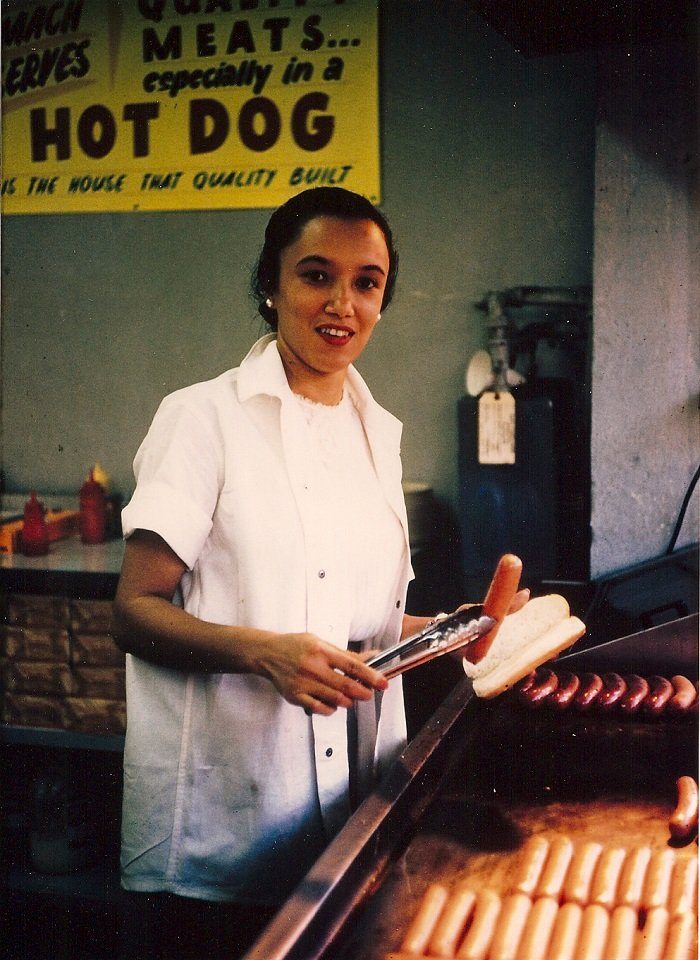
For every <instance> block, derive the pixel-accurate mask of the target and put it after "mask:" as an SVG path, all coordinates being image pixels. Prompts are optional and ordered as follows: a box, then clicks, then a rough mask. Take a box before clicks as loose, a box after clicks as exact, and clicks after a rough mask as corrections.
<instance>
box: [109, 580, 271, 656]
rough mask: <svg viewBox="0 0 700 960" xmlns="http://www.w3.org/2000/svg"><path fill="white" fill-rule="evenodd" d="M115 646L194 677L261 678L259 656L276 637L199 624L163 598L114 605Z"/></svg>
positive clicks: (257, 631)
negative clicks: (229, 675) (236, 675)
mask: <svg viewBox="0 0 700 960" xmlns="http://www.w3.org/2000/svg"><path fill="white" fill-rule="evenodd" d="M112 630H113V635H114V639H115V641H116V643H117V645H118V646H119V647H120V648H121V649H122V650H124V651H125V652H127V653H132V654H134V655H136V656H137V657H141V658H142V659H143V660H148V661H150V662H151V663H156V664H159V665H160V666H164V667H172V668H174V669H177V670H186V671H191V672H196V673H261V672H262V670H261V664H260V660H261V652H262V649H261V648H262V647H263V646H264V644H265V643H266V642H269V640H270V639H271V638H273V637H274V636H275V634H273V633H271V632H270V631H265V630H255V629H253V628H250V627H239V626H237V627H231V626H224V625H221V624H216V623H209V622H207V621H204V620H200V619H198V618H197V617H195V616H193V615H192V614H190V613H187V612H186V611H185V610H183V609H182V608H181V607H177V606H175V605H174V604H173V603H171V602H170V601H169V600H166V599H165V598H163V597H158V596H152V595H146V596H137V597H133V598H130V599H128V600H126V601H125V600H120V599H119V597H117V600H116V601H115V604H114V615H113V626H112Z"/></svg>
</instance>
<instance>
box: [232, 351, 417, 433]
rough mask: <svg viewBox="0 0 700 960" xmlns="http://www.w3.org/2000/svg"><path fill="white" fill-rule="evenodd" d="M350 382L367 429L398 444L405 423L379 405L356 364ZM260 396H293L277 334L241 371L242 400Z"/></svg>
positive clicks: (250, 355)
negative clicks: (379, 433)
mask: <svg viewBox="0 0 700 960" xmlns="http://www.w3.org/2000/svg"><path fill="white" fill-rule="evenodd" d="M346 383H347V386H348V389H349V391H350V396H351V397H352V399H353V402H354V403H355V406H356V407H357V409H358V410H359V412H360V416H361V417H362V420H363V421H364V423H365V426H366V427H367V428H368V429H371V427H372V426H376V427H377V428H378V429H380V430H382V432H386V434H387V435H389V436H392V437H393V438H395V439H396V441H397V442H398V441H399V439H400V437H401V429H402V426H401V422H400V421H399V420H397V419H396V417H394V416H393V415H392V414H391V413H389V412H388V411H387V410H384V408H383V407H380V406H379V404H378V403H377V401H376V400H375V399H374V397H373V396H372V393H371V392H370V389H369V387H368V386H367V384H366V383H365V381H364V379H363V378H362V376H361V375H360V373H359V372H358V371H357V370H356V369H355V367H353V366H352V365H351V366H350V367H348V375H347V380H346ZM260 394H267V395H268V396H272V397H279V399H280V400H286V399H288V398H290V397H291V394H292V391H291V389H290V386H289V383H288V382H287V375H286V374H285V372H284V365H283V364H282V358H281V357H280V355H279V350H278V349H277V337H276V335H275V334H274V333H268V334H266V335H265V336H263V337H261V338H260V339H259V340H258V341H256V343H254V344H253V346H252V347H251V348H250V350H249V351H248V354H247V355H246V357H245V359H244V360H243V361H242V363H241V365H240V367H239V370H238V397H239V400H240V401H241V402H244V401H246V400H249V399H250V398H251V397H254V396H256V395H260Z"/></svg>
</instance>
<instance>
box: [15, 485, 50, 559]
mask: <svg viewBox="0 0 700 960" xmlns="http://www.w3.org/2000/svg"><path fill="white" fill-rule="evenodd" d="M21 541H22V542H21V547H22V553H23V554H24V555H25V556H27V557H40V556H42V555H43V554H45V553H48V552H49V531H48V530H47V528H46V520H45V519H44V506H43V504H41V503H40V502H39V501H38V500H37V497H36V490H32V492H31V493H30V495H29V500H27V502H26V503H25V505H24V523H23V525H22V538H21Z"/></svg>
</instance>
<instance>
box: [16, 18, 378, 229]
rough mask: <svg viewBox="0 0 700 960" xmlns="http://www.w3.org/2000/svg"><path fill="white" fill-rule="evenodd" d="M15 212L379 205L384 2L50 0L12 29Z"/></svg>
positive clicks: (20, 20) (17, 22)
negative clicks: (336, 197)
mask: <svg viewBox="0 0 700 960" xmlns="http://www.w3.org/2000/svg"><path fill="white" fill-rule="evenodd" d="M2 47H3V50H2V52H3V58H2V139H3V170H2V210H3V213H5V214H13V213H69V212H105V211H119V210H121V211H133V210H183V209H192V210H194V209H217V208H231V207H239V208H240V207H275V206H277V205H278V204H280V203H282V202H283V201H284V200H286V199H287V198H288V197H290V196H292V195H293V194H294V193H298V192H299V191H300V190H303V189H305V188H306V187H309V186H321V185H327V186H339V185H342V186H344V187H347V188H348V189H350V190H355V191H357V192H358V193H362V194H364V195H365V196H367V197H369V198H370V199H371V200H372V201H373V202H375V203H376V202H378V201H379V199H380V195H379V194H380V185H379V120H378V84H377V0H308V2H304V0H55V2H52V0H44V2H42V3H24V4H21V3H20V4H17V3H13V4H12V5H10V4H8V5H7V6H6V7H4V8H3V14H2Z"/></svg>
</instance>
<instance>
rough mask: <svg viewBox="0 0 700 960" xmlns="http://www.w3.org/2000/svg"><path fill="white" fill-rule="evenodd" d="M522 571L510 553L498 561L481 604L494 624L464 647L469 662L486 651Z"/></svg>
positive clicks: (509, 602)
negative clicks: (481, 635) (485, 632)
mask: <svg viewBox="0 0 700 960" xmlns="http://www.w3.org/2000/svg"><path fill="white" fill-rule="evenodd" d="M522 572H523V563H522V560H521V559H520V558H519V557H516V556H514V555H513V554H512V553H506V554H505V555H504V556H502V557H501V559H500V560H499V561H498V564H497V566H496V570H495V572H494V575H493V579H492V580H491V583H490V584H489V588H488V590H487V591H486V597H485V599H484V604H483V609H484V613H485V614H486V615H487V616H489V617H493V619H494V620H495V621H496V626H495V627H494V628H493V629H492V630H489V632H488V633H487V634H485V635H484V636H483V637H480V638H479V639H478V640H476V641H475V642H474V643H470V644H469V645H468V646H467V647H466V648H465V654H464V656H465V659H466V660H469V662H470V663H478V661H479V660H481V659H482V658H483V657H484V656H485V655H486V653H487V652H488V650H489V648H490V646H491V644H492V643H493V641H494V639H495V637H496V634H497V633H498V627H499V626H500V624H501V621H502V620H503V618H504V617H505V615H506V614H507V613H508V611H509V610H510V606H511V604H512V602H513V599H514V597H515V594H516V593H517V592H518V584H519V583H520V576H521V574H522Z"/></svg>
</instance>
